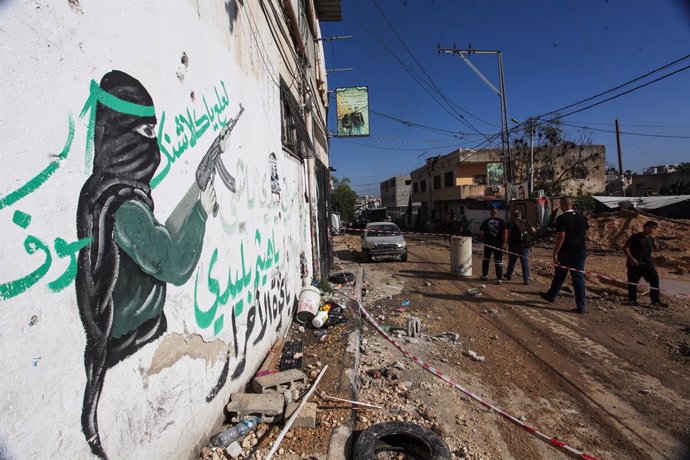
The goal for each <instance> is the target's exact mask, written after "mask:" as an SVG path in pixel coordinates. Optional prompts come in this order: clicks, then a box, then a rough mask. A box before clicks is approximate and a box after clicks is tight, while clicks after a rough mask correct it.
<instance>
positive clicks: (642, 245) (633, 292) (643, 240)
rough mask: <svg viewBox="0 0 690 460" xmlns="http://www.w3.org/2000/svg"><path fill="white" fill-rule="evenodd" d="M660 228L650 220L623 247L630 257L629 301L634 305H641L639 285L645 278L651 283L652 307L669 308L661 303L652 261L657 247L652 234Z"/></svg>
mask: <svg viewBox="0 0 690 460" xmlns="http://www.w3.org/2000/svg"><path fill="white" fill-rule="evenodd" d="M658 227H659V224H657V223H656V222H654V221H653V220H650V221H649V222H647V223H646V224H644V227H642V231H641V232H639V233H635V234H634V235H632V236H631V237H630V238H628V241H626V242H625V246H623V251H624V252H625V255H626V256H627V257H628V263H627V266H628V300H630V302H631V303H632V304H633V305H639V303H638V302H637V283H639V281H640V278H644V279H645V281H647V282H648V283H649V287H650V290H649V297H651V299H652V305H654V306H657V307H668V304H667V303H665V302H662V301H661V298H660V296H659V274H658V273H657V271H656V267H654V261H653V260H652V251H653V250H654V248H655V247H656V243H655V241H654V237H652V234H653V233H654V232H655V231H656V229H657V228H658Z"/></svg>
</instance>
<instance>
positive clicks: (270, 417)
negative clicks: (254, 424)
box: [225, 392, 285, 423]
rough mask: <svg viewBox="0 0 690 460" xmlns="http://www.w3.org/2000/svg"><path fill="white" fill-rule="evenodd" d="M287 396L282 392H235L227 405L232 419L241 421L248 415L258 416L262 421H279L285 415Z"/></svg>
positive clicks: (226, 407)
mask: <svg viewBox="0 0 690 460" xmlns="http://www.w3.org/2000/svg"><path fill="white" fill-rule="evenodd" d="M284 402H285V398H284V397H283V395H282V394H281V393H277V392H276V393H263V394H255V393H233V394H232V395H231V396H230V402H229V403H228V404H227V406H225V409H226V410H227V412H228V416H229V418H230V421H232V422H240V421H241V420H243V419H245V418H247V417H254V416H258V417H260V418H261V421H262V422H265V423H273V422H277V421H278V418H279V417H281V416H282V415H283V406H284Z"/></svg>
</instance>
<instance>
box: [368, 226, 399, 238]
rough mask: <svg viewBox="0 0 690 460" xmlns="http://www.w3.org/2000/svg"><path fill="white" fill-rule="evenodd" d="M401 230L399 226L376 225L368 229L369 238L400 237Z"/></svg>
mask: <svg viewBox="0 0 690 460" xmlns="http://www.w3.org/2000/svg"><path fill="white" fill-rule="evenodd" d="M398 235H400V229H399V228H398V226H397V225H376V226H374V227H369V228H368V229H367V236H398Z"/></svg>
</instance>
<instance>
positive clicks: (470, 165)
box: [410, 149, 504, 224]
mask: <svg viewBox="0 0 690 460" xmlns="http://www.w3.org/2000/svg"><path fill="white" fill-rule="evenodd" d="M500 155H501V151H500V150H499V149H485V150H477V151H475V150H464V149H459V150H455V151H454V152H451V153H449V154H447V155H444V156H438V157H434V158H428V159H427V160H426V164H425V165H424V166H422V167H421V168H417V169H415V170H414V171H412V172H411V173H410V180H411V181H412V184H411V185H412V201H413V202H419V203H420V210H419V216H420V217H419V219H420V220H421V222H423V223H426V222H427V221H431V222H433V223H436V224H448V223H450V222H452V221H455V220H459V219H460V216H461V215H463V214H464V213H465V209H466V207H467V206H468V200H469V199H470V198H479V199H481V200H482V201H487V200H488V201H490V200H491V199H496V200H500V199H502V197H503V196H504V187H503V185H502V184H496V183H495V181H494V180H490V178H489V177H488V176H489V172H490V169H491V166H489V165H495V164H500V162H501V157H500ZM500 182H503V181H502V178H501V181H500Z"/></svg>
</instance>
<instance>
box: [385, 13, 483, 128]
mask: <svg viewBox="0 0 690 460" xmlns="http://www.w3.org/2000/svg"><path fill="white" fill-rule="evenodd" d="M374 7H376V9H377V10H378V11H379V13H380V14H381V16H382V17H383V19H384V21H386V24H388V27H389V28H390V29H391V30H392V31H393V34H394V35H395V36H396V37H397V38H398V40H399V41H400V43H401V44H402V46H403V48H405V51H407V54H409V55H410V57H411V58H412V60H413V61H414V62H415V63H416V64H417V66H418V67H419V68H420V70H421V71H422V73H423V74H424V75H425V76H426V78H427V80H428V81H429V83H430V84H431V87H432V88H433V89H434V91H435V92H436V93H437V94H438V95H439V96H441V97H442V98H443V100H444V101H446V103H448V105H449V106H455V107H457V108H458V109H459V110H460V111H461V112H463V113H466V114H467V115H469V116H471V117H472V118H475V119H477V120H479V121H481V122H483V123H486V124H489V123H488V122H487V121H485V120H482V119H481V118H479V117H477V116H475V115H474V114H472V113H470V112H468V111H467V110H465V109H463V108H462V107H460V106H459V105H458V104H456V103H455V102H453V101H451V100H450V99H449V98H448V96H446V95H445V94H443V92H442V91H441V89H440V88H439V87H438V86H437V85H436V83H435V82H434V80H433V78H431V76H430V75H429V74H428V73H427V71H426V69H425V68H424V66H423V65H422V64H421V63H420V62H419V60H418V59H417V57H416V56H415V55H414V54H413V53H412V51H411V50H410V48H409V47H408V46H407V43H405V40H403V38H402V37H401V36H400V34H399V33H398V31H397V30H396V29H395V27H393V24H392V23H391V22H390V20H389V19H388V16H386V14H385V13H384V12H383V10H382V9H381V7H379V4H378V2H377V1H376V0H374ZM456 113H457V111H456ZM458 116H460V117H461V118H462V119H463V120H465V121H466V122H467V124H468V125H469V127H470V128H472V129H473V130H475V131H476V132H477V133H479V130H478V129H477V128H475V127H474V125H472V123H470V122H469V121H468V120H466V119H465V117H464V116H462V115H461V114H459V113H458Z"/></svg>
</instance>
